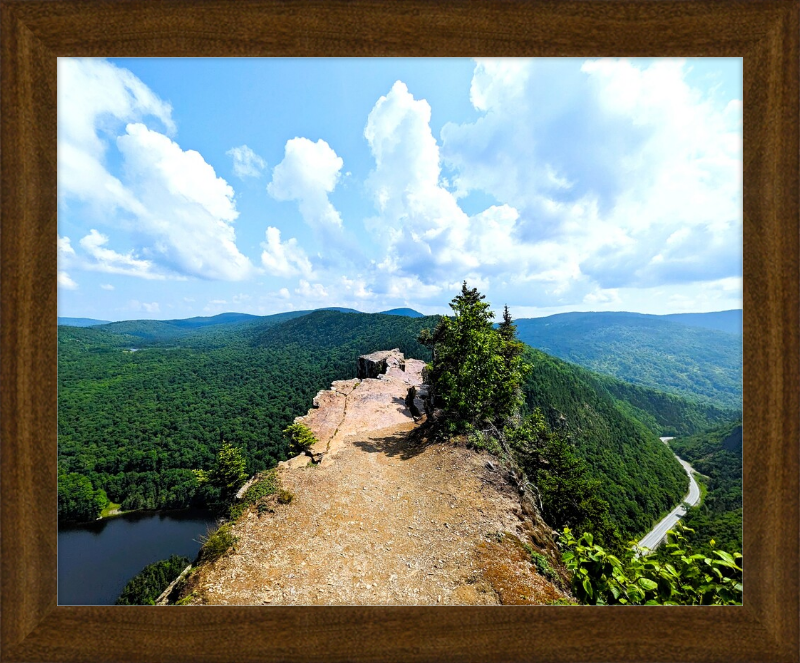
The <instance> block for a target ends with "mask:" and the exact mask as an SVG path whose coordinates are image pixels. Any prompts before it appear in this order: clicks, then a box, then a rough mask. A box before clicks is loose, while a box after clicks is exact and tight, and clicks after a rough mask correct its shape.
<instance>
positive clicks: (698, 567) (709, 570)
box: [559, 523, 742, 605]
mask: <svg viewBox="0 0 800 663" xmlns="http://www.w3.org/2000/svg"><path fill="white" fill-rule="evenodd" d="M684 532H688V533H694V532H693V530H690V529H689V528H688V527H684V526H683V525H682V524H681V523H678V525H677V527H676V529H675V530H670V531H669V532H668V534H667V537H668V538H667V540H668V543H667V545H666V548H667V550H668V551H669V557H670V558H671V561H670V562H662V561H659V560H658V559H657V558H656V557H655V556H654V555H648V554H644V555H643V554H641V553H642V552H644V553H647V552H648V551H647V549H640V548H638V547H636V550H633V549H628V550H626V551H625V553H624V554H622V555H620V557H621V559H620V558H619V557H616V556H614V555H612V554H610V553H608V552H607V551H606V550H604V549H603V548H602V547H600V546H598V545H596V544H595V543H594V539H593V537H592V535H591V534H584V535H583V536H581V537H580V538H579V539H575V537H574V536H573V535H572V533H571V532H570V530H569V529H568V528H565V529H564V533H563V535H562V536H561V540H560V542H559V544H560V545H561V546H562V548H563V550H564V552H563V554H562V559H563V560H564V563H565V564H566V566H567V568H568V569H569V570H570V571H571V572H572V590H573V593H574V594H575V597H576V598H577V599H578V600H579V601H581V602H582V603H588V604H591V605H735V604H741V602H742V568H741V566H740V565H739V564H737V561H738V560H741V559H742V556H741V555H740V554H739V553H733V554H730V553H728V552H725V551H723V550H713V555H710V556H706V555H705V554H702V553H693V551H692V550H691V547H690V546H689V545H688V542H687V539H686V537H685V536H684ZM713 543H714V542H713V541H712V542H711V545H712V547H713Z"/></svg>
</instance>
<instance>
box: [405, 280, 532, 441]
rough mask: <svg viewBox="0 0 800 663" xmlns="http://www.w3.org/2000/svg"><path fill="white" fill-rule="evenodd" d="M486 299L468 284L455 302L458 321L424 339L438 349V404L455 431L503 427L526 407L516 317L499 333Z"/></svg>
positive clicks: (447, 321)
mask: <svg viewBox="0 0 800 663" xmlns="http://www.w3.org/2000/svg"><path fill="white" fill-rule="evenodd" d="M484 299H485V296H484V295H482V294H480V293H479V292H478V290H477V288H468V287H467V282H466V281H464V283H463V285H462V287H461V293H460V294H458V295H457V296H456V297H455V298H454V299H453V300H452V301H451V302H450V308H451V309H452V310H453V313H454V315H453V317H443V318H442V319H441V320H440V322H439V324H438V325H437V327H436V329H435V330H434V331H433V333H432V334H431V333H429V332H424V333H423V334H421V335H420V338H419V341H420V342H421V343H423V344H425V345H427V346H428V347H430V348H431V349H432V354H433V360H432V362H431V373H430V380H431V383H432V386H433V394H434V402H435V404H436V406H437V407H440V408H442V409H443V411H444V413H445V416H446V417H447V419H448V421H449V423H450V424H451V425H452V426H453V428H454V429H463V428H464V427H465V426H467V425H473V426H481V425H483V424H485V423H494V424H497V423H501V424H502V422H503V421H505V420H506V419H508V418H509V417H510V416H511V415H513V414H514V413H515V412H516V410H517V408H518V407H519V404H520V393H521V392H520V385H521V383H522V378H523V375H524V370H523V367H522V362H521V359H520V356H519V355H520V354H521V351H522V348H521V344H519V342H518V341H515V340H513V325H511V317H510V315H507V316H506V317H507V322H506V325H505V327H504V328H503V331H502V332H500V331H498V330H496V329H494V327H493V324H492V320H493V319H494V313H492V311H491V310H490V307H489V304H488V303H487V302H485V301H484ZM506 312H507V311H506ZM509 332H510V334H511V336H510V337H508V336H507V335H508V334H509ZM504 335H505V336H504Z"/></svg>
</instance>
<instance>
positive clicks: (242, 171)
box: [225, 145, 267, 179]
mask: <svg viewBox="0 0 800 663" xmlns="http://www.w3.org/2000/svg"><path fill="white" fill-rule="evenodd" d="M225 154H227V155H228V156H229V157H231V158H232V159H233V174H234V175H236V176H237V177H239V178H240V179H244V178H246V177H258V176H259V175H261V173H262V172H263V170H264V168H266V167H267V162H266V161H264V159H262V158H261V157H260V156H258V155H257V154H256V153H255V152H253V150H251V149H250V148H249V147H247V145H240V146H239V147H232V148H231V149H229V150H228V151H227V152H226V153H225Z"/></svg>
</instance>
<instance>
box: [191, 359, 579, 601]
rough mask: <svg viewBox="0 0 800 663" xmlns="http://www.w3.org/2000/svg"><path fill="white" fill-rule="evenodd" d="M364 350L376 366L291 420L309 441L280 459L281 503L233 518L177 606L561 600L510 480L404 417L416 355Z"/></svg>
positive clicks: (490, 460) (542, 533)
mask: <svg viewBox="0 0 800 663" xmlns="http://www.w3.org/2000/svg"><path fill="white" fill-rule="evenodd" d="M376 355H378V356H377V357H376ZM361 359H364V360H365V361H364V362H363V365H364V367H365V370H370V371H372V372H373V373H374V371H375V370H378V368H379V367H380V364H381V362H383V361H386V366H385V368H383V369H382V370H383V371H384V372H382V373H378V374H377V376H376V377H365V378H362V379H354V380H342V381H337V382H334V383H333V384H332V385H331V388H330V389H327V390H324V391H320V392H319V393H318V394H317V395H316V397H315V398H314V401H313V407H312V408H311V410H309V412H308V414H306V415H305V416H304V417H299V418H298V419H297V421H300V422H302V423H304V424H306V425H307V426H308V427H309V428H310V429H311V430H312V432H313V433H314V435H315V437H316V438H317V440H318V442H317V443H316V444H315V445H314V446H313V447H312V449H311V452H310V454H311V456H312V458H309V457H308V456H307V455H300V456H297V457H296V458H294V459H292V460H290V461H286V462H284V463H281V464H279V468H278V477H279V479H280V482H281V486H282V487H283V488H285V489H286V490H287V491H289V492H291V493H292V494H293V495H294V499H293V500H292V502H291V504H289V505H284V506H283V507H282V508H277V509H276V510H275V511H271V512H269V513H260V512H259V511H258V510H257V509H255V508H251V509H250V510H248V511H247V512H245V513H244V514H243V515H242V516H241V517H240V518H239V519H238V520H237V521H236V522H235V523H233V524H232V533H233V534H234V536H236V537H237V543H236V546H235V548H234V549H233V550H231V552H230V553H228V554H226V555H224V556H223V557H221V558H220V559H218V560H215V561H214V562H210V563H206V564H201V565H200V566H199V567H198V568H197V569H196V571H195V572H194V573H193V574H192V575H191V576H190V577H189V578H188V580H187V581H186V583H185V585H184V586H183V588H182V589H181V596H180V597H179V598H181V599H182V603H186V604H220V605H279V604H285V605H288V604H293V605H335V604H340V605H483V604H498V603H506V604H513V603H527V604H545V603H550V602H552V601H554V600H559V599H564V598H565V597H568V592H567V591H566V590H565V587H566V585H565V584H564V583H563V579H562V580H559V579H548V578H546V577H544V576H543V575H541V574H540V573H539V572H538V570H537V567H536V565H535V563H534V561H533V560H532V559H531V555H530V550H531V549H533V550H534V551H535V552H538V553H540V554H543V555H545V556H546V557H548V559H550V561H551V564H552V565H553V567H554V568H556V569H558V568H560V561H559V556H558V550H557V548H556V546H555V544H554V543H553V536H552V532H551V531H550V530H549V528H547V526H546V525H545V524H544V523H543V522H542V520H541V517H540V516H539V513H538V510H537V508H536V505H535V503H534V502H533V501H532V500H530V499H528V498H527V496H526V494H525V493H526V491H525V486H524V485H523V481H522V480H521V479H520V477H518V476H516V474H515V473H514V472H513V471H509V469H508V468H507V467H505V465H504V463H503V461H502V460H500V459H498V458H496V457H494V456H490V455H489V454H488V453H487V452H485V451H483V452H480V451H475V450H471V449H469V448H467V447H466V445H465V444H464V443H463V442H459V441H455V440H454V441H452V442H451V443H446V444H434V443H433V440H431V439H428V437H427V436H428V434H429V430H430V429H426V428H424V427H422V426H420V425H419V424H418V423H416V422H415V421H414V420H413V418H412V414H413V412H414V410H415V409H416V410H418V411H424V408H425V402H426V399H425V398H424V395H425V393H426V386H427V385H424V384H423V382H422V369H423V367H424V366H425V364H424V362H422V361H419V360H415V359H404V358H403V356H402V354H400V353H399V351H397V350H394V351H388V352H383V353H372V355H367V356H365V357H362V358H361ZM360 364H361V362H360ZM367 367H369V368H367ZM313 458H320V459H321V462H319V463H311V460H312V459H313ZM513 469H514V468H512V470H513Z"/></svg>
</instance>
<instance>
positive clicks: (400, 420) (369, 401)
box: [280, 348, 425, 468]
mask: <svg viewBox="0 0 800 663" xmlns="http://www.w3.org/2000/svg"><path fill="white" fill-rule="evenodd" d="M424 368H425V362H424V361H422V360H420V359H406V358H405V357H404V356H403V353H402V352H400V350H399V349H397V348H395V349H393V350H382V351H379V352H373V353H371V354H367V355H361V356H360V357H359V358H358V372H357V375H358V377H357V378H354V379H351V380H336V381H335V382H333V384H331V387H330V389H324V390H322V391H320V392H319V393H318V394H317V395H316V396H314V399H313V401H312V408H311V410H309V411H308V414H306V415H305V416H302V417H297V418H296V419H295V422H298V423H303V424H305V425H306V426H308V427H309V428H310V429H311V431H312V432H313V433H314V436H315V437H316V438H317V443H316V444H315V445H314V446H313V447H311V449H309V450H308V452H306V453H305V454H301V455H299V456H296V457H294V458H291V459H290V460H287V461H285V462H284V463H280V465H281V466H284V467H288V468H295V467H304V466H305V465H307V464H308V463H309V462H314V463H329V462H331V458H332V457H333V456H334V455H336V452H337V451H338V450H339V449H340V448H341V445H342V443H343V441H344V439H345V438H346V437H347V436H349V435H353V434H362V433H363V434H369V433H372V432H375V431H377V430H383V429H385V428H391V427H394V426H397V425H398V424H404V423H413V422H414V420H415V419H416V418H417V417H418V416H419V413H420V411H421V410H420V407H422V408H423V409H424V405H423V401H422V400H421V399H420V398H419V396H417V397H416V400H415V397H414V396H412V397H411V399H410V400H409V398H408V397H409V393H414V394H417V393H418V391H417V390H420V389H423V384H422V372H423V369H424ZM423 391H424V389H423Z"/></svg>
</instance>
